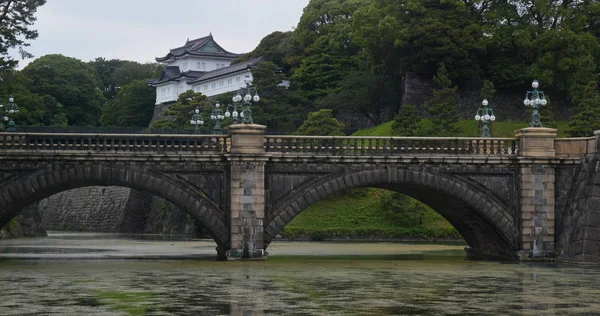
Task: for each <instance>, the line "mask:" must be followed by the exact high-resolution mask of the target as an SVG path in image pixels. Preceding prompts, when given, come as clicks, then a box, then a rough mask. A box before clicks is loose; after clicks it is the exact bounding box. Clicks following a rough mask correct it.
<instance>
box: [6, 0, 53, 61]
mask: <svg viewBox="0 0 600 316" xmlns="http://www.w3.org/2000/svg"><path fill="white" fill-rule="evenodd" d="M45 3H46V0H10V1H7V0H4V1H0V69H10V68H14V67H15V66H17V64H18V61H16V60H14V59H13V58H12V57H10V56H9V52H8V50H9V49H12V48H16V49H17V50H18V51H19V53H20V54H21V57H22V58H31V57H33V55H31V54H30V53H28V52H27V51H26V50H25V47H27V46H29V43H28V41H30V40H34V39H36V38H37V37H38V32H37V31H36V30H32V29H31V27H32V26H33V24H34V23H35V21H36V17H35V13H36V12H37V9H38V7H40V6H42V5H44V4H45Z"/></svg>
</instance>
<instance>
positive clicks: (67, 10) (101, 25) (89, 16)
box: [19, 0, 309, 68]
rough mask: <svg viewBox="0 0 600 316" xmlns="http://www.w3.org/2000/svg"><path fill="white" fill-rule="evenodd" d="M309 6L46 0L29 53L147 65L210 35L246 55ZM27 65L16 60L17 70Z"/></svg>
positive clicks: (254, 0) (282, 1) (292, 0)
mask: <svg viewBox="0 0 600 316" xmlns="http://www.w3.org/2000/svg"><path fill="white" fill-rule="evenodd" d="M308 2H309V0H245V1H244V0H94V1H90V0H48V2H47V3H46V4H45V5H44V6H42V7H40V8H39V9H38V12H37V17H38V19H37V22H36V24H35V29H37V30H38V32H39V37H38V38H37V39H36V40H34V41H32V42H31V46H30V47H28V51H29V52H30V53H32V54H34V55H35V57H40V56H43V55H46V54H63V55H65V56H69V57H75V58H78V59H81V60H83V61H89V60H92V59H94V58H96V57H104V58H107V59H113V58H118V59H124V60H134V61H138V62H150V61H154V58H155V57H159V56H164V55H166V54H167V53H168V52H169V49H170V48H175V47H179V46H182V45H183V44H185V41H186V39H187V38H190V39H194V38H198V37H203V36H206V35H208V33H209V32H212V34H213V36H214V38H215V40H216V41H217V42H218V43H219V44H220V45H221V46H223V48H225V49H226V50H228V51H230V52H234V53H245V52H249V51H251V50H253V49H254V48H255V47H256V46H257V45H258V43H259V42H260V40H261V39H262V38H263V37H265V36H266V35H268V34H270V33H271V32H274V31H290V30H292V28H294V27H296V25H297V24H298V21H299V19H300V16H301V15H302V9H303V8H304V7H305V6H306V5H307V4H308ZM19 59H20V58H19ZM34 59H35V58H34ZM31 61H33V59H29V60H19V68H23V67H25V65H27V63H29V62H31Z"/></svg>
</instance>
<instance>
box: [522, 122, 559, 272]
mask: <svg viewBox="0 0 600 316" xmlns="http://www.w3.org/2000/svg"><path fill="white" fill-rule="evenodd" d="M516 136H517V138H518V139H519V149H518V152H517V154H518V156H519V164H520V184H521V241H520V247H519V248H520V251H519V257H520V258H521V259H522V260H529V259H541V258H552V257H554V244H555V240H554V236H555V233H554V231H555V229H554V227H555V225H554V218H555V196H554V190H555V187H554V185H555V181H554V180H555V170H554V166H553V164H552V162H553V160H554V157H555V150H554V139H555V138H556V129H551V128H541V127H530V128H525V129H521V130H518V131H516Z"/></svg>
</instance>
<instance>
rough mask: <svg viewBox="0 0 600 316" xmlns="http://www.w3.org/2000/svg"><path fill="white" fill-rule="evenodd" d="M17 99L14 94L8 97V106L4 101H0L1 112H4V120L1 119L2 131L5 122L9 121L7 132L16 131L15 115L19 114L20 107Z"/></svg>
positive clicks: (0, 127) (0, 128) (0, 129)
mask: <svg viewBox="0 0 600 316" xmlns="http://www.w3.org/2000/svg"><path fill="white" fill-rule="evenodd" d="M14 101H15V99H14V98H13V96H12V95H11V96H10V97H9V98H8V105H7V106H6V108H5V107H4V105H3V104H2V103H0V113H1V114H2V120H0V131H3V130H4V128H5V126H4V123H2V122H3V121H4V122H7V125H6V131H7V132H16V131H17V128H16V124H15V121H14V119H13V117H14V116H15V115H17V114H19V107H18V106H17V104H16V103H14Z"/></svg>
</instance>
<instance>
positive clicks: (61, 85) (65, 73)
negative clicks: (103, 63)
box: [23, 55, 106, 126]
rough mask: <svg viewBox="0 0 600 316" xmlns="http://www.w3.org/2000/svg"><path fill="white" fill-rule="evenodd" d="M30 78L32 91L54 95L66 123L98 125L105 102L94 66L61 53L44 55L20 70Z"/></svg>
mask: <svg viewBox="0 0 600 316" xmlns="http://www.w3.org/2000/svg"><path fill="white" fill-rule="evenodd" d="M23 73H24V74H25V75H26V76H27V77H28V78H29V79H30V80H31V91H32V92H34V93H38V94H42V95H44V94H47V95H51V96H53V97H54V98H55V99H56V100H57V101H58V102H59V103H60V104H62V105H63V106H64V108H65V111H66V113H67V121H68V124H69V125H78V126H86V125H97V124H98V119H99V118H100V113H101V108H102V106H103V105H104V102H106V99H105V98H104V96H103V95H102V93H101V92H100V91H99V90H98V82H97V80H96V74H95V72H94V69H93V68H92V67H90V66H89V65H88V64H86V63H84V62H82V61H80V60H78V59H75V58H70V57H65V56H63V55H46V56H43V57H40V58H38V59H36V60H35V61H33V62H32V63H31V64H29V65H27V67H25V68H24V69H23Z"/></svg>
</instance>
